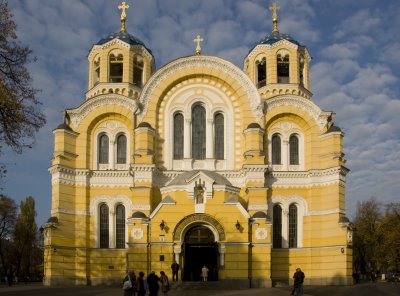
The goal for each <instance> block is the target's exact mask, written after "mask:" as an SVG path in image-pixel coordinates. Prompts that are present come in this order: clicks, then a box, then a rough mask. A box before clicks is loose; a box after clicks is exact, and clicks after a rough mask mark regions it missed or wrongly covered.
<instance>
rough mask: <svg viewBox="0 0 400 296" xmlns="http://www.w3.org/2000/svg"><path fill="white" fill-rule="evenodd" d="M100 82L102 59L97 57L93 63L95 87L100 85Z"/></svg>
mask: <svg viewBox="0 0 400 296" xmlns="http://www.w3.org/2000/svg"><path fill="white" fill-rule="evenodd" d="M99 80H100V57H96V58H95V59H94V62H93V85H96V84H97V83H99Z"/></svg>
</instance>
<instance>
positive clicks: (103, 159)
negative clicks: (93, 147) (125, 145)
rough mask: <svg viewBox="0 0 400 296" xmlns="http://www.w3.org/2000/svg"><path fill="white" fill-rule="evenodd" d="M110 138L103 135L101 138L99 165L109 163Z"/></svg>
mask: <svg viewBox="0 0 400 296" xmlns="http://www.w3.org/2000/svg"><path fill="white" fill-rule="evenodd" d="M108 148H109V147H108V136H107V135H104V134H103V135H101V136H100V138H99V163H100V164H105V163H108Z"/></svg>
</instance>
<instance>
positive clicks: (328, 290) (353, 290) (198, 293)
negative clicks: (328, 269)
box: [0, 282, 400, 296]
mask: <svg viewBox="0 0 400 296" xmlns="http://www.w3.org/2000/svg"><path fill="white" fill-rule="evenodd" d="M0 295H7V296H27V295H29V296H67V295H68V296H70V295H73V296H118V295H121V296H122V295H123V292H122V290H121V288H119V287H43V286H42V285H41V284H38V283H29V284H28V285H24V284H17V285H14V286H12V287H8V286H6V285H4V283H3V284H2V285H1V286H0ZM160 295H161V293H160ZM206 295H207V296H214V295H215V296H268V295H271V296H288V295H290V289H289V288H288V287H284V288H270V289H246V290H210V289H205V290H202V289H200V288H195V289H189V287H179V288H175V289H173V290H171V291H170V293H169V296H206ZM319 295H321V296H347V295H348V296H357V295H363V296H386V295H388V296H392V295H393V296H399V295H400V284H398V283H397V284H390V283H384V282H382V283H361V284H359V285H355V286H328V287H310V286H305V287H304V296H319Z"/></svg>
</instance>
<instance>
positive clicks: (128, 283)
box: [122, 270, 136, 296]
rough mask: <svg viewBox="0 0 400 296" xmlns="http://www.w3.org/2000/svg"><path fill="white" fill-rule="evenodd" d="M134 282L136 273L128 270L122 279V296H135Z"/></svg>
mask: <svg viewBox="0 0 400 296" xmlns="http://www.w3.org/2000/svg"><path fill="white" fill-rule="evenodd" d="M135 283H136V275H135V273H134V272H133V270H128V272H127V274H126V276H125V277H124V280H123V281H122V289H123V290H124V296H135Z"/></svg>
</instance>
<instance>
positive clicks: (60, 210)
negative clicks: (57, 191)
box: [51, 208, 90, 216]
mask: <svg viewBox="0 0 400 296" xmlns="http://www.w3.org/2000/svg"><path fill="white" fill-rule="evenodd" d="M57 214H70V215H80V216H89V215H90V211H85V210H82V211H77V210H70V209H65V208H55V209H52V210H51V215H52V216H55V215H57Z"/></svg>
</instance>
